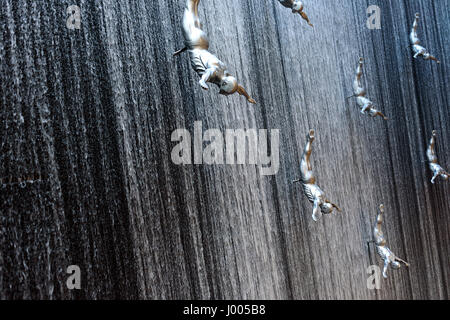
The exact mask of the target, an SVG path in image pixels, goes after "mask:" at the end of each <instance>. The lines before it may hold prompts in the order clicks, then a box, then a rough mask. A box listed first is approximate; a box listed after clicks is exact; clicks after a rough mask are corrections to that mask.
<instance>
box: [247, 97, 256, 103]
mask: <svg viewBox="0 0 450 320" xmlns="http://www.w3.org/2000/svg"><path fill="white" fill-rule="evenodd" d="M248 102H250V103H251V104H256V101H255V99H252V98H249V99H248Z"/></svg>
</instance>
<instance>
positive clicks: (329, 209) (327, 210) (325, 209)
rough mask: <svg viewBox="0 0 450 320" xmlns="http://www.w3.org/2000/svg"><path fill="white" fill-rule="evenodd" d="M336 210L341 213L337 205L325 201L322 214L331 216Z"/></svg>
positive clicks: (321, 206)
mask: <svg viewBox="0 0 450 320" xmlns="http://www.w3.org/2000/svg"><path fill="white" fill-rule="evenodd" d="M335 209H336V210H337V211H339V212H341V209H339V208H338V206H336V205H335V204H333V203H331V202H330V201H324V202H322V204H321V205H320V211H322V213H324V214H330V213H332V212H333V211H334V210H335Z"/></svg>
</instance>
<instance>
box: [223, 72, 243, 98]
mask: <svg viewBox="0 0 450 320" xmlns="http://www.w3.org/2000/svg"><path fill="white" fill-rule="evenodd" d="M237 89H238V82H237V80H236V78H235V77H233V76H226V77H224V78H223V79H222V82H221V83H220V91H219V93H220V94H223V95H226V96H227V95H229V94H233V93H235V92H236V91H237Z"/></svg>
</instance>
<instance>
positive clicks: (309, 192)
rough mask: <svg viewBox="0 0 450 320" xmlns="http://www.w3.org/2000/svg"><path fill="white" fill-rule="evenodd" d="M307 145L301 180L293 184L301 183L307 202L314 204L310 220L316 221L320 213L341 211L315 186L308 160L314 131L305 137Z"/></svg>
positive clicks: (302, 162) (301, 168) (301, 166)
mask: <svg viewBox="0 0 450 320" xmlns="http://www.w3.org/2000/svg"><path fill="white" fill-rule="evenodd" d="M306 138H307V140H308V141H307V143H306V146H305V150H304V152H303V157H302V161H301V164H300V170H301V178H300V179H298V180H295V181H294V183H295V182H301V183H302V185H303V190H304V192H305V195H306V196H307V197H308V200H309V201H310V202H312V203H314V208H313V215H312V218H313V220H314V221H318V220H319V219H320V217H321V212H322V213H324V214H331V213H332V212H333V210H334V209H336V210H338V211H341V209H340V208H339V207H338V206H337V205H335V204H334V203H332V202H330V201H329V200H327V199H326V198H325V193H324V192H323V191H322V189H320V188H319V186H318V185H317V184H316V178H315V176H314V172H313V170H312V166H311V162H310V158H311V153H312V143H313V141H314V130H310V131H309V134H308V135H307V136H306Z"/></svg>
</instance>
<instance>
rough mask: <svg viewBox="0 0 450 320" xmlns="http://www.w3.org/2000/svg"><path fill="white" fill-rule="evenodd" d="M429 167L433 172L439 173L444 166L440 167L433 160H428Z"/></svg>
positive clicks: (442, 170)
mask: <svg viewBox="0 0 450 320" xmlns="http://www.w3.org/2000/svg"><path fill="white" fill-rule="evenodd" d="M430 169H431V171H433V173H435V174H439V173H441V172H444V168H442V167H441V166H440V165H438V164H437V163H434V162H430Z"/></svg>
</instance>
